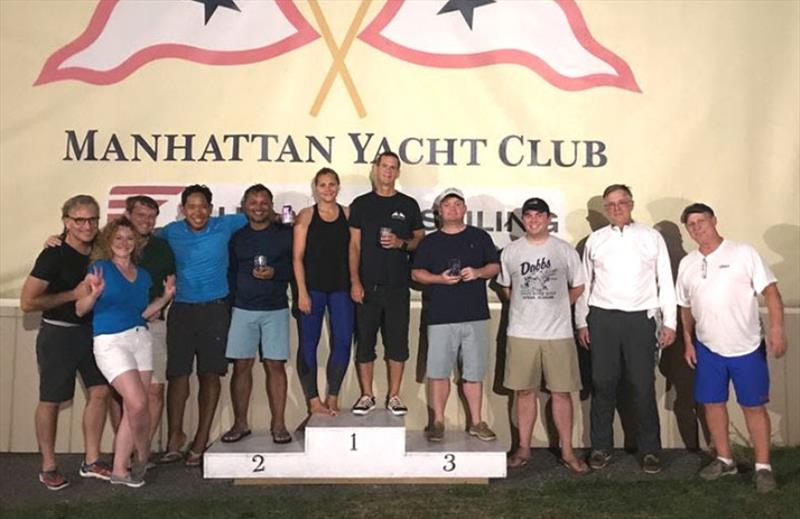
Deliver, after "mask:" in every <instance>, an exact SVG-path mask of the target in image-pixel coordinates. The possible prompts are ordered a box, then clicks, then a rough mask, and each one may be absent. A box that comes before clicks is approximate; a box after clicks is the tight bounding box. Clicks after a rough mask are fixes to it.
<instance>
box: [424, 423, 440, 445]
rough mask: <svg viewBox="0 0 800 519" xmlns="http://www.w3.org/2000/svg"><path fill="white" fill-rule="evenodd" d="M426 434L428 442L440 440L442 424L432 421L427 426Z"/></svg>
mask: <svg viewBox="0 0 800 519" xmlns="http://www.w3.org/2000/svg"><path fill="white" fill-rule="evenodd" d="M426 436H427V438H428V441H429V442H440V441H442V440H444V424H443V423H442V422H433V424H432V425H431V426H430V427H429V428H428V431H427V434H426Z"/></svg>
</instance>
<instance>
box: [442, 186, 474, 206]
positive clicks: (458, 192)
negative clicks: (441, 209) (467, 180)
mask: <svg viewBox="0 0 800 519" xmlns="http://www.w3.org/2000/svg"><path fill="white" fill-rule="evenodd" d="M449 196H457V197H458V198H460V199H461V200H462V201H464V202H465V201H466V200H467V199H466V198H464V193H462V192H461V190H460V189H457V188H455V187H448V188H447V189H445V190H444V191H442V192H441V193H439V196H437V197H436V201H435V202H434V204H435V205H436V206H437V207H438V206H439V204H441V203H442V202H444V199H445V198H447V197H449Z"/></svg>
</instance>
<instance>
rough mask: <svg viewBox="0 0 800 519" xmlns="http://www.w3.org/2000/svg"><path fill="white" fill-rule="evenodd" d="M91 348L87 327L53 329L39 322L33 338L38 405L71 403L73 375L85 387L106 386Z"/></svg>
mask: <svg viewBox="0 0 800 519" xmlns="http://www.w3.org/2000/svg"><path fill="white" fill-rule="evenodd" d="M93 345H94V339H93V338H92V327H91V326H87V325H80V326H57V325H55V324H50V323H46V322H42V327H41V328H40V329H39V335H37V336H36V363H37V364H38V366H39V400H40V401H41V402H57V403H61V402H67V401H69V400H72V397H73V396H74V395H75V374H76V372H80V374H81V379H82V380H83V385H84V386H86V387H92V386H104V385H107V384H108V381H107V380H106V379H105V377H104V376H103V374H102V373H100V369H99V368H98V367H97V363H95V361H94V353H93V352H92V347H93Z"/></svg>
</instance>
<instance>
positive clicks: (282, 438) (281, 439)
mask: <svg viewBox="0 0 800 519" xmlns="http://www.w3.org/2000/svg"><path fill="white" fill-rule="evenodd" d="M270 432H271V433H272V441H273V442H274V443H289V442H291V441H292V435H291V434H289V431H287V430H286V428H285V427H282V428H280V429H273V430H272V431H270Z"/></svg>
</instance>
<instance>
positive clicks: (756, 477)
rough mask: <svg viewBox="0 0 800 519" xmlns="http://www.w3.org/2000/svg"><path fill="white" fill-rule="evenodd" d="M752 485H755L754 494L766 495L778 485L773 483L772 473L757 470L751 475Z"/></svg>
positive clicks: (765, 470)
mask: <svg viewBox="0 0 800 519" xmlns="http://www.w3.org/2000/svg"><path fill="white" fill-rule="evenodd" d="M753 483H755V485H756V492H758V493H759V494H766V493H767V492H770V491H772V490H775V489H776V488H777V487H778V483H776V482H775V476H774V475H773V474H772V471H771V470H767V469H761V470H757V471H756V473H755V474H753Z"/></svg>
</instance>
